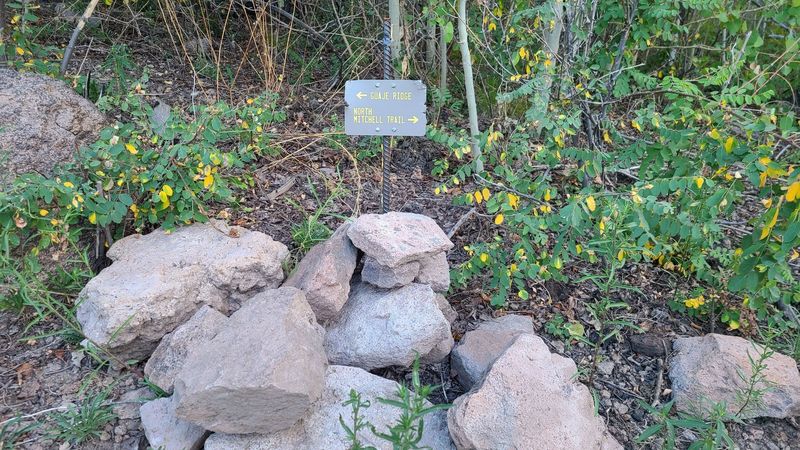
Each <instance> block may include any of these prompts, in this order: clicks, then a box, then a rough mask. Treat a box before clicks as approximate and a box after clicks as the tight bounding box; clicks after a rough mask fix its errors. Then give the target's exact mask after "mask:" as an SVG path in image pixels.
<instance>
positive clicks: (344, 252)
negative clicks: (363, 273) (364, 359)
mask: <svg viewBox="0 0 800 450" xmlns="http://www.w3.org/2000/svg"><path fill="white" fill-rule="evenodd" d="M349 227H350V224H344V225H342V226H341V227H339V229H337V230H336V232H335V233H333V236H331V238H330V239H328V240H327V241H325V242H323V243H321V244H318V245H315V246H314V247H313V248H312V249H311V250H310V251H309V252H308V254H306V256H305V257H304V258H303V259H302V260H301V261H300V263H299V264H298V265H297V269H296V270H295V271H294V273H293V274H292V275H291V276H290V277H289V279H287V280H286V283H284V286H293V287H296V288H298V289H301V290H302V291H303V292H305V293H306V300H308V304H309V305H311V309H312V310H313V311H314V314H315V315H316V316H317V321H318V322H320V323H322V322H326V321H328V320H332V319H335V318H336V317H337V316H338V315H339V311H341V309H342V307H343V306H344V304H345V302H347V297H348V295H349V294H350V279H351V278H352V277H353V272H354V271H355V269H356V258H357V257H358V250H357V249H356V248H355V247H354V246H353V244H352V243H351V242H350V239H349V238H348V237H347V229H348V228H349Z"/></svg>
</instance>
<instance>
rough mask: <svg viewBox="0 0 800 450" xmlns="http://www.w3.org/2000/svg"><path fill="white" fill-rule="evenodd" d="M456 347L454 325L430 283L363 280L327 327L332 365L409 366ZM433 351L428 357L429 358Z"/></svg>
mask: <svg viewBox="0 0 800 450" xmlns="http://www.w3.org/2000/svg"><path fill="white" fill-rule="evenodd" d="M452 346H453V336H452V334H451V333H450V324H449V323H448V322H447V319H445V317H444V315H443V314H442V312H441V311H440V310H439V306H438V305H437V302H436V294H434V292H433V290H431V288H430V286H427V285H424V284H415V283H412V284H409V285H408V286H404V287H402V288H399V289H394V290H384V289H378V288H375V287H373V286H370V285H369V284H366V283H360V284H357V285H355V286H354V287H353V291H352V292H351V293H350V299H349V300H348V301H347V304H346V305H345V306H344V309H342V314H341V315H340V316H339V319H337V320H336V322H334V323H332V324H331V325H330V326H329V327H328V334H327V336H326V339H325V350H326V352H327V354H328V360H329V361H330V362H331V364H341V365H348V366H356V367H361V368H362V369H366V370H372V369H377V368H380V367H388V366H404V367H408V366H410V365H411V363H412V362H413V361H414V358H415V356H416V355H417V353H419V356H420V358H422V359H425V360H426V361H429V362H433V361H431V358H435V357H444V356H446V354H447V353H445V354H444V355H442V352H443V351H444V349H445V348H446V350H447V352H449V351H450V349H451V348H452ZM429 354H432V355H431V357H430V358H426V356H428V355H429Z"/></svg>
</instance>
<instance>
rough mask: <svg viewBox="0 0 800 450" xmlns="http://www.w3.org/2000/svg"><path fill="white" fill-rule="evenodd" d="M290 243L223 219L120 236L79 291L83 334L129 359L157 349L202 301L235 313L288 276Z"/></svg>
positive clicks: (80, 320)
mask: <svg viewBox="0 0 800 450" xmlns="http://www.w3.org/2000/svg"><path fill="white" fill-rule="evenodd" d="M288 255H289V251H288V249H287V248H286V246H285V245H283V244H281V243H279V242H275V241H273V240H272V238H270V237H269V236H267V235H266V234H263V233H259V232H255V231H248V230H246V229H244V228H240V227H228V226H226V225H225V224H224V223H222V222H219V221H211V222H209V223H205V224H194V225H191V226H188V227H184V228H178V229H176V230H174V231H172V232H166V231H164V230H161V229H159V230H156V231H153V232H152V233H150V234H147V235H144V236H142V235H131V236H128V237H125V238H123V239H121V240H119V241H117V242H116V243H115V244H114V245H113V246H111V248H110V249H109V251H108V257H109V258H111V259H112V260H113V261H114V262H113V264H111V266H109V267H107V268H106V269H104V270H103V271H102V272H100V274H98V275H97V276H96V277H94V278H93V279H91V280H90V281H89V283H88V284H87V285H86V286H85V287H84V288H83V291H81V293H80V295H79V305H78V310H77V318H78V321H79V322H80V324H81V326H82V328H83V333H84V334H85V335H86V337H88V338H89V339H91V341H93V342H94V343H97V344H100V345H102V346H103V347H105V348H106V349H108V350H109V351H111V353H113V354H114V355H116V356H117V357H118V358H120V359H122V360H131V359H134V360H141V359H143V358H145V357H147V356H149V355H150V353H152V352H153V350H154V349H155V348H156V346H157V345H158V342H159V341H160V340H161V338H162V337H164V335H165V334H167V333H169V332H171V331H173V330H174V329H175V328H177V327H178V326H179V325H181V324H182V323H184V322H186V321H187V320H189V318H190V317H192V315H193V314H194V313H195V311H197V310H198V309H199V308H200V307H201V306H203V305H209V306H211V307H212V308H214V309H216V310H218V311H220V312H222V313H224V314H228V313H229V312H231V311H234V310H236V309H237V308H238V307H239V305H240V302H241V301H242V300H244V299H246V298H249V297H250V296H252V295H253V294H255V293H257V292H260V291H263V290H264V289H267V288H273V287H276V286H278V285H280V283H281V281H283V268H282V264H283V261H284V259H286V257H287V256H288Z"/></svg>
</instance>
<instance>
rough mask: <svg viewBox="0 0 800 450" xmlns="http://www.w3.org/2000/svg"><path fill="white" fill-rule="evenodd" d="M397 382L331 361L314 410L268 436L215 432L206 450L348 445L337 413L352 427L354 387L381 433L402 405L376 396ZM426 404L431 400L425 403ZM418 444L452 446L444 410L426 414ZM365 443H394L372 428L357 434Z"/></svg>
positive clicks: (313, 449) (386, 447) (337, 449)
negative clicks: (382, 438)
mask: <svg viewBox="0 0 800 450" xmlns="http://www.w3.org/2000/svg"><path fill="white" fill-rule="evenodd" d="M397 388H398V384H397V383H395V382H394V381H390V380H387V379H384V378H381V377H379V376H377V375H372V374H371V373H369V372H367V371H365V370H362V369H359V368H356V367H346V366H330V367H328V372H327V375H326V376H325V389H324V390H323V392H322V397H321V398H320V399H319V401H317V403H315V404H314V406H313V407H312V409H311V411H309V413H308V414H307V415H306V416H304V417H303V419H302V420H301V421H299V422H297V423H296V424H295V425H294V426H292V427H291V428H289V429H287V430H283V431H278V432H275V433H271V434H266V435H258V434H248V435H229V434H213V435H211V437H210V438H209V439H208V441H206V446H205V449H206V450H231V449H247V450H285V449H292V450H318V449H326V450H348V449H350V445H351V443H350V441H349V440H348V438H347V435H346V434H345V430H344V428H343V427H342V425H341V424H340V423H339V417H341V418H343V419H344V421H345V423H346V424H347V425H348V426H350V427H352V425H353V423H352V411H351V408H350V406H349V405H348V406H345V405H343V403H344V402H345V401H347V400H348V399H349V398H350V390H351V389H355V390H356V391H357V392H359V393H360V394H361V397H362V400H366V401H369V402H370V407H369V408H366V409H362V410H361V414H363V418H364V420H366V421H368V422H369V423H371V424H372V425H374V426H375V427H376V428H377V429H378V431H379V432H385V431H386V430H387V429H388V428H389V427H390V426H392V425H394V424H395V423H396V421H397V419H398V418H399V417H400V410H398V409H397V408H393V407H391V406H388V405H385V404H383V403H381V402H379V401H378V398H379V397H380V398H388V399H394V398H396V396H395V392H396V390H397ZM426 403H427V402H426ZM424 420H425V426H424V428H423V434H422V440H421V441H420V442H419V444H418V445H419V447H420V448H431V449H434V450H448V449H451V448H452V447H453V444H452V443H451V442H450V436H449V435H448V432H447V423H446V416H445V413H444V411H437V412H434V413H432V414H429V415H427V416H425V419H424ZM358 439H359V441H361V444H362V445H365V446H370V445H371V446H374V447H376V448H378V449H381V450H390V449H391V448H392V446H391V444H389V443H388V442H386V441H383V440H380V439H378V438H376V437H375V435H374V434H373V433H372V432H371V431H370V430H369V429H362V430H361V431H360V432H359V433H358Z"/></svg>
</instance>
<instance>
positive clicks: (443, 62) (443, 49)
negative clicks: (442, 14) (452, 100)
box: [439, 25, 447, 93]
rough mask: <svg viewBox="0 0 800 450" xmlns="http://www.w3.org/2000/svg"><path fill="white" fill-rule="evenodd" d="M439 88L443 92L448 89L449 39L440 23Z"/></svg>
mask: <svg viewBox="0 0 800 450" xmlns="http://www.w3.org/2000/svg"><path fill="white" fill-rule="evenodd" d="M439 90H440V91H442V93H444V92H446V91H447V41H445V38H444V28H443V27H442V26H441V25H439Z"/></svg>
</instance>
